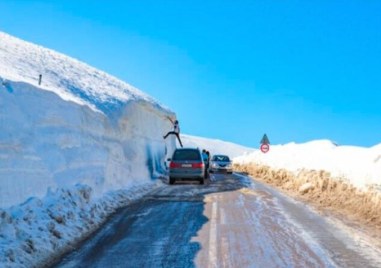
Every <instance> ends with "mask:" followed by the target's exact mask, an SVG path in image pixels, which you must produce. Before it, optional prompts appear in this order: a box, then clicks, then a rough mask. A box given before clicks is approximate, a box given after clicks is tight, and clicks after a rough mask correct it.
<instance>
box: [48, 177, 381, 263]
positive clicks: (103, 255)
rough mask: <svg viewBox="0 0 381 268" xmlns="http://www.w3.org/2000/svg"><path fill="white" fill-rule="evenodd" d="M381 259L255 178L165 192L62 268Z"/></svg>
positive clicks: (132, 208)
mask: <svg viewBox="0 0 381 268" xmlns="http://www.w3.org/2000/svg"><path fill="white" fill-rule="evenodd" d="M380 259H381V252H380V251H378V250H377V249H376V248H374V247H372V245H371V244H369V243H368V242H367V241H366V240H364V239H362V238H361V237H360V238H359V237H357V238H356V236H355V235H350V234H349V233H348V232H346V231H344V230H343V228H342V227H340V226H337V224H333V223H332V221H330V220H327V219H325V218H324V217H321V216H319V215H318V214H317V213H315V212H313V211H311V210H310V209H309V208H308V207H307V206H306V205H304V204H303V203H300V202H296V201H294V200H292V199H291V198H288V197H286V196H284V195H282V194H280V193H278V192H277V191H275V190H274V189H272V188H270V187H268V186H265V185H263V184H261V183H258V182H255V181H252V180H251V179H250V178H248V177H245V176H242V175H238V174H233V175H222V174H220V175H212V177H211V179H210V180H208V181H207V182H206V184H205V185H199V184H195V183H192V182H181V183H176V184H175V185H173V186H170V185H163V187H160V188H159V189H155V191H153V192H151V193H150V194H149V195H147V196H145V197H144V198H142V199H141V200H139V201H137V202H135V203H133V204H131V205H129V206H128V207H126V208H124V209H122V210H121V211H120V212H118V213H117V214H116V215H114V216H113V217H112V218H111V219H110V221H109V222H108V223H106V224H105V225H104V227H103V228H102V229H101V230H100V231H98V232H97V233H96V234H94V236H93V237H92V238H90V239H88V240H87V241H86V242H85V243H83V244H82V245H81V246H80V247H79V248H78V249H77V250H75V251H74V252H72V253H70V254H69V255H67V256H65V257H64V258H63V259H62V260H61V262H60V263H59V264H58V265H55V266H56V267H102V268H103V267H134V268H136V267H139V268H140V267H240V268H241V267H361V268H365V267H381V260H380Z"/></svg>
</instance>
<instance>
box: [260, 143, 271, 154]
mask: <svg viewBox="0 0 381 268" xmlns="http://www.w3.org/2000/svg"><path fill="white" fill-rule="evenodd" d="M269 150H270V145H269V144H267V143H263V144H262V145H261V151H262V153H267V152H268V151H269Z"/></svg>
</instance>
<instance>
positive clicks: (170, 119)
mask: <svg viewBox="0 0 381 268" xmlns="http://www.w3.org/2000/svg"><path fill="white" fill-rule="evenodd" d="M167 118H168V119H169V121H171V123H172V124H174V122H173V120H172V118H170V117H169V116H167Z"/></svg>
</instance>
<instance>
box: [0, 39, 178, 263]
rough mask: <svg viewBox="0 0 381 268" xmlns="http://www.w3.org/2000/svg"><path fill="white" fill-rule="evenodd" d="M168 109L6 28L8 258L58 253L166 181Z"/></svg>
mask: <svg viewBox="0 0 381 268" xmlns="http://www.w3.org/2000/svg"><path fill="white" fill-rule="evenodd" d="M40 74H42V81H41V84H39V81H38V78H39V75H40ZM167 117H172V118H175V115H174V113H173V112H171V111H170V110H168V109H167V108H165V107H163V106H162V105H160V104H159V103H157V102H156V101H154V100H153V99H152V98H151V97H149V96H148V95H146V94H144V93H142V92H141V91H139V90H137V89H135V88H133V87H131V86H130V85H128V84H126V83H124V82H122V81H119V80H117V79H116V78H114V77H112V76H110V75H107V74H105V73H103V72H101V71H98V70H96V69H94V68H92V67H90V66H88V65H86V64H84V63H81V62H79V61H77V60H75V59H72V58H69V57H67V56H64V55H62V54H60V53H57V52H54V51H52V50H49V49H45V48H43V47H40V46H36V45H33V44H30V43H27V42H24V41H22V40H19V39H17V38H14V37H11V36H9V35H7V34H4V33H1V32H0V125H1V131H0V266H1V267H3V266H4V267H37V266H41V265H42V264H43V263H44V262H49V261H52V260H53V259H52V258H54V257H57V254H60V253H63V252H65V251H66V250H67V249H68V248H69V247H70V246H71V245H74V244H73V243H75V242H76V241H79V240H81V239H83V238H84V237H86V235H88V234H89V233H91V232H93V231H94V230H95V229H96V228H97V227H98V226H99V225H100V224H102V222H104V221H105V220H106V219H107V217H108V216H109V215H110V214H111V213H112V212H114V211H115V210H116V209H117V208H119V207H121V206H123V205H125V204H126V203H128V202H129V201H131V200H132V199H134V198H138V197H139V196H141V195H142V194H144V193H146V192H147V191H149V190H150V189H152V187H155V185H157V184H158V183H160V182H159V181H157V180H155V178H157V177H158V176H160V175H161V174H163V173H164V172H165V166H164V159H166V154H168V155H170V154H171V152H172V151H173V150H174V148H175V146H176V143H175V142H176V141H175V137H174V136H171V137H169V138H168V139H167V140H166V143H165V142H164V140H163V134H164V133H166V132H167V131H168V130H170V129H171V128H172V125H171V123H170V121H169V120H167Z"/></svg>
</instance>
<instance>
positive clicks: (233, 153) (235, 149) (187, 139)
mask: <svg viewBox="0 0 381 268" xmlns="http://www.w3.org/2000/svg"><path fill="white" fill-rule="evenodd" d="M181 139H182V141H183V144H184V146H186V147H198V148H200V150H202V149H205V150H207V151H209V152H210V154H211V155H214V154H225V155H228V156H229V157H230V158H233V157H237V156H242V155H246V154H249V153H251V152H254V149H253V148H249V147H244V146H242V145H238V144H235V143H232V142H227V141H222V140H218V139H207V138H202V137H197V136H191V135H181Z"/></svg>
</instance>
